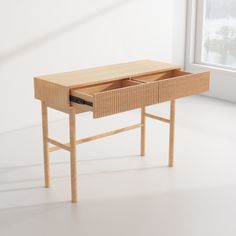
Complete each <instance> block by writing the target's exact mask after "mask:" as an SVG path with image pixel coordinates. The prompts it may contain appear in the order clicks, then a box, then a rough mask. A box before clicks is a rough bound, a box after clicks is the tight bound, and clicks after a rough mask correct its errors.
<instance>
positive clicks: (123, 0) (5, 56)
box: [0, 0, 133, 63]
mask: <svg viewBox="0 0 236 236" xmlns="http://www.w3.org/2000/svg"><path fill="white" fill-rule="evenodd" d="M131 1H133V0H120V1H116V2H115V3H112V4H110V5H109V6H107V7H105V8H102V9H100V10H99V11H97V12H95V13H93V14H90V15H88V16H85V17H84V18H82V19H78V20H76V21H74V22H71V23H70V24H68V25H66V26H64V27H61V28H58V29H55V30H54V31H51V32H48V33H47V34H44V35H42V36H41V37H39V38H36V39H33V40H31V41H29V42H26V43H24V44H22V45H20V46H17V47H15V48H13V49H11V50H8V51H6V52H2V53H1V55H0V63H3V62H6V61H8V60H10V59H11V58H13V57H16V56H17V55H18V54H22V53H25V52H27V51H29V50H31V49H32V48H34V47H37V46H39V45H42V44H44V43H47V42H48V41H50V40H53V39H54V38H56V37H60V36H62V35H64V34H66V33H68V32H70V31H73V30H75V29H76V28H78V27H79V26H81V25H84V24H87V23H89V22H91V21H93V20H95V19H96V18H98V17H101V16H104V15H106V14H108V13H110V12H111V11H114V10H117V9H118V8H120V7H123V6H124V5H127V4H128V3H129V2H131Z"/></svg>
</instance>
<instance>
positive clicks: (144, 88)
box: [71, 79, 159, 118]
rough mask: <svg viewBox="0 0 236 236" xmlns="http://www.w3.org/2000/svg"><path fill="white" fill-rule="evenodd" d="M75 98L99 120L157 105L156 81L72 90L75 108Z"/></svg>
mask: <svg viewBox="0 0 236 236" xmlns="http://www.w3.org/2000/svg"><path fill="white" fill-rule="evenodd" d="M76 97H77V98H81V99H82V100H83V101H85V102H84V103H85V104H84V105H85V106H88V107H89V106H90V107H92V111H93V116H94V118H99V117H103V116H107V115H112V114H116V113H120V112H124V111H129V110H132V109H136V108H140V107H143V106H148V105H151V104H155V103H158V100H159V96H158V81H157V82H154V83H140V82H137V81H132V80H130V79H126V80H119V81H115V82H110V83H104V84H100V85H95V86H88V87H85V88H80V89H74V90H72V91H71V98H72V103H71V104H72V106H77V104H76V101H75V100H74V102H73V98H76ZM82 100H81V103H83V101H82Z"/></svg>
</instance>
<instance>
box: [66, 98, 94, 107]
mask: <svg viewBox="0 0 236 236" xmlns="http://www.w3.org/2000/svg"><path fill="white" fill-rule="evenodd" d="M70 101H71V102H75V103H78V104H82V105H88V106H90V107H92V106H93V103H92V102H89V101H86V100H84V99H82V98H77V97H75V96H70Z"/></svg>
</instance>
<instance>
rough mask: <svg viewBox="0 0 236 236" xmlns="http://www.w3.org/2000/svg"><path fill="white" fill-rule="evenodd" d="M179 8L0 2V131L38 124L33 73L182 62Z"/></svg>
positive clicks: (104, 1)
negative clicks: (152, 61) (131, 63)
mask: <svg viewBox="0 0 236 236" xmlns="http://www.w3.org/2000/svg"><path fill="white" fill-rule="evenodd" d="M185 8H186V0H179V1H175V0H165V1H162V0H84V1H81V0H80V1H79V0H71V1H66V0H40V1H38V0H37V1H36V0H21V1H16V0H1V1H0V81H1V83H0V108H1V115H0V133H1V132H6V131H10V130H14V129H19V128H23V127H27V126H31V125H35V124H38V123H40V122H41V117H40V102H39V101H37V100H35V99H34V94H33V79H32V78H33V76H36V75H42V74H49V73H54V72H61V71H69V70H75V69H79V68H85V67H93V66H98V65H104V64H111V63H119V62H125V61H130V60H137V59H156V60H161V61H166V62H174V63H178V64H181V65H183V63H184V44H185V43H184V39H185ZM62 117H64V115H63V114H62V113H58V112H52V113H50V119H51V120H55V119H59V118H62Z"/></svg>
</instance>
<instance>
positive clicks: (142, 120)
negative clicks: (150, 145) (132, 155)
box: [140, 107, 146, 156]
mask: <svg viewBox="0 0 236 236" xmlns="http://www.w3.org/2000/svg"><path fill="white" fill-rule="evenodd" d="M141 124H142V127H141V148H140V153H141V156H144V155H145V128H146V127H145V107H142V108H141Z"/></svg>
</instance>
